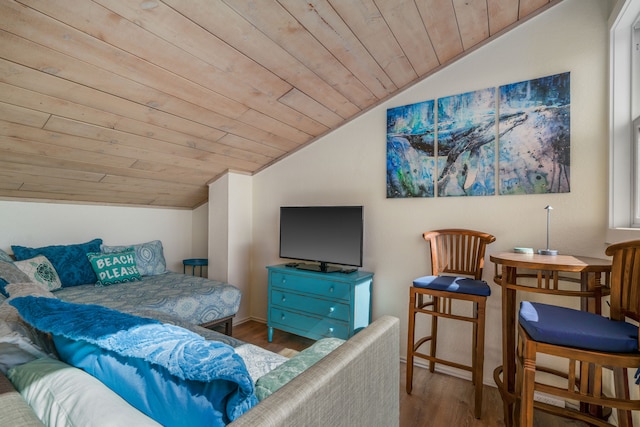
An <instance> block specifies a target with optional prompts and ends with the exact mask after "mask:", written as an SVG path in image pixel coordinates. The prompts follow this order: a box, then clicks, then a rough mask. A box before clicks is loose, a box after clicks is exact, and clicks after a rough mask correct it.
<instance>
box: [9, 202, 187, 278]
mask: <svg viewBox="0 0 640 427" xmlns="http://www.w3.org/2000/svg"><path fill="white" fill-rule="evenodd" d="M192 217H193V213H192V211H190V210H178V209H158V208H138V207H120V206H97V205H76V204H57V203H36V202H10V201H0V224H2V225H1V226H0V249H2V250H4V251H6V252H9V253H12V251H11V245H21V246H30V247H40V246H48V245H63V244H72V243H84V242H87V241H89V240H92V239H95V238H101V239H102V240H103V241H104V244H106V245H128V244H136V243H143V242H148V241H151V240H161V241H162V246H163V248H164V255H165V258H166V260H167V268H168V269H170V270H173V271H180V272H182V260H183V259H185V258H191V257H193V256H194V254H193V252H192V240H193V239H192Z"/></svg>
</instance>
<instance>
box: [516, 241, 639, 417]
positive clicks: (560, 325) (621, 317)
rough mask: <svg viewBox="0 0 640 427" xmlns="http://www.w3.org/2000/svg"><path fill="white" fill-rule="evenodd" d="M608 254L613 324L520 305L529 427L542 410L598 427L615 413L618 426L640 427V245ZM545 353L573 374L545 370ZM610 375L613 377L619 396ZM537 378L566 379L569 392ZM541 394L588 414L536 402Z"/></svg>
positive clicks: (520, 391)
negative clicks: (635, 377)
mask: <svg viewBox="0 0 640 427" xmlns="http://www.w3.org/2000/svg"><path fill="white" fill-rule="evenodd" d="M606 254H607V255H610V256H613V260H612V265H611V282H610V283H611V297H610V301H609V302H610V310H609V311H610V315H609V318H606V317H603V316H601V315H600V314H596V313H590V312H586V311H581V310H574V309H571V308H567V307H559V306H555V305H549V304H542V303H536V302H528V301H522V303H521V305H520V312H519V314H518V322H519V325H518V357H517V375H516V394H517V395H518V396H519V398H520V400H519V403H520V405H519V419H520V426H521V427H531V426H533V408H534V407H536V408H539V409H541V410H544V411H545V412H550V413H554V414H556V415H560V416H563V417H567V418H574V419H578V420H582V421H584V422H586V423H589V424H590V425H596V426H605V425H606V426H608V425H610V424H608V423H607V422H605V421H604V420H602V419H601V418H600V417H599V415H600V414H599V411H598V410H597V409H598V408H600V407H607V408H613V409H616V411H617V425H618V426H620V427H628V426H632V425H633V419H632V416H631V411H638V410H640V399H637V398H634V399H632V398H630V394H629V379H628V376H627V369H632V370H636V373H639V372H640V371H637V369H638V368H640V345H639V344H640V337H639V336H638V326H637V322H639V321H640V240H634V241H629V242H623V243H618V244H615V245H611V246H609V247H608V248H607V250H606ZM628 320H630V321H628ZM538 354H548V355H552V356H555V357H557V358H559V360H563V359H564V360H565V361H566V366H567V370H566V371H558V370H551V369H549V368H545V367H543V366H537V364H536V359H537V355H538ZM603 370H610V371H612V372H613V387H612V390H608V389H607V382H606V381H603V378H606V376H605V377H603ZM536 372H547V373H553V374H555V375H557V376H560V377H563V378H565V381H564V383H563V384H562V385H563V386H558V385H550V384H545V383H542V382H538V381H536ZM536 391H538V392H542V393H546V394H549V395H553V396H555V397H556V398H558V400H560V401H562V400H564V401H566V400H574V401H578V402H579V403H580V410H573V409H571V408H569V407H560V406H553V405H548V404H545V403H542V402H534V393H535V392H536ZM590 407H591V408H593V407H595V408H596V410H595V411H594V410H591V408H590ZM516 408H518V406H516ZM594 415H595V416H594Z"/></svg>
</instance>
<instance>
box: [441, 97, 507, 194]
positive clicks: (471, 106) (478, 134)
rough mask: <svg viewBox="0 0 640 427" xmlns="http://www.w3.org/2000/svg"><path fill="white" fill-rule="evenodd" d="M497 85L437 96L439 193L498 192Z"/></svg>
mask: <svg viewBox="0 0 640 427" xmlns="http://www.w3.org/2000/svg"><path fill="white" fill-rule="evenodd" d="M495 94H496V91H495V88H490V89H483V90H478V91H474V92H467V93H463V94H461V95H453V96H448V97H446V98H440V99H438V163H437V164H438V184H437V185H438V196H487V195H493V194H495V188H496V186H495V159H496V156H495V150H496V148H495V147H496V146H495V140H496V95H495Z"/></svg>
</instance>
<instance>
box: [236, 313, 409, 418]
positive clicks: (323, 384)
mask: <svg viewBox="0 0 640 427" xmlns="http://www.w3.org/2000/svg"><path fill="white" fill-rule="evenodd" d="M399 343H400V342H399V320H398V319H397V318H395V317H391V316H383V317H381V318H379V319H377V320H376V321H374V322H373V323H371V324H370V325H369V326H368V327H366V328H365V329H363V330H362V331H360V332H359V333H357V334H356V335H355V336H353V337H352V338H350V339H349V340H348V341H347V342H345V343H344V344H342V345H341V346H340V347H338V348H337V349H335V350H334V351H332V352H331V353H329V354H328V355H327V356H325V357H324V358H323V359H322V360H320V361H319V362H318V363H316V364H315V365H313V366H312V367H310V368H309V369H307V370H306V371H305V372H303V373H302V374H300V375H298V376H297V377H296V378H294V379H293V380H291V381H290V382H289V383H287V384H286V385H285V386H283V387H282V388H281V389H279V390H278V391H277V392H275V393H273V394H272V395H271V396H269V397H268V398H266V399H264V400H263V401H262V402H260V403H259V404H258V405H256V406H255V407H253V408H252V409H251V410H250V411H248V412H247V413H246V414H244V415H242V416H241V417H240V418H238V419H237V420H235V421H234V422H233V423H231V424H230V426H231V427H245V426H246V427H249V426H251V427H256V426H261V427H266V426H273V427H279V426H285V425H287V426H305V427H314V426H317V427H326V426H332V427H335V426H349V427H352V426H372V425H384V426H389V427H393V426H397V425H398V424H399V411H400V409H399V407H400V403H399V375H400V373H399V369H400V363H399V354H400V353H399Z"/></svg>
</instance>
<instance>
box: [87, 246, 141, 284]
mask: <svg viewBox="0 0 640 427" xmlns="http://www.w3.org/2000/svg"><path fill="white" fill-rule="evenodd" d="M87 258H89V262H90V263H91V267H92V268H93V271H94V272H95V273H96V276H97V277H98V281H97V282H96V286H108V285H113V284H115V283H127V282H135V281H138V280H140V272H139V271H138V267H136V254H135V252H134V251H133V250H132V249H130V250H127V251H122V252H115V253H110V254H105V253H102V252H89V253H88V254H87Z"/></svg>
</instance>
